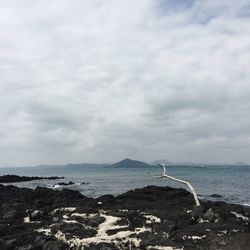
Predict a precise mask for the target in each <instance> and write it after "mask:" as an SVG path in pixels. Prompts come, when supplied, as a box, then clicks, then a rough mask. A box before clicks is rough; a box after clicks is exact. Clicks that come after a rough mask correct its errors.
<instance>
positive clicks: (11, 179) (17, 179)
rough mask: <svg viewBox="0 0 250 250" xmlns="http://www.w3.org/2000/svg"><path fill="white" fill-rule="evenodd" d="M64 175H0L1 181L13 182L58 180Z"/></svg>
mask: <svg viewBox="0 0 250 250" xmlns="http://www.w3.org/2000/svg"><path fill="white" fill-rule="evenodd" d="M63 178H64V177H57V176H51V177H39V176H31V177H29V176H19V175H9V174H8V175H2V176H0V183H12V182H23V181H33V180H43V179H46V180H58V179H63Z"/></svg>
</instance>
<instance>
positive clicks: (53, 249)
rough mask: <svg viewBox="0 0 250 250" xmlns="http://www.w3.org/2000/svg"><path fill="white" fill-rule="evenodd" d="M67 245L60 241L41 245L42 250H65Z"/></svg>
mask: <svg viewBox="0 0 250 250" xmlns="http://www.w3.org/2000/svg"><path fill="white" fill-rule="evenodd" d="M66 249H69V247H68V245H67V244H65V243H63V242H61V241H47V242H45V243H44V245H43V250H66Z"/></svg>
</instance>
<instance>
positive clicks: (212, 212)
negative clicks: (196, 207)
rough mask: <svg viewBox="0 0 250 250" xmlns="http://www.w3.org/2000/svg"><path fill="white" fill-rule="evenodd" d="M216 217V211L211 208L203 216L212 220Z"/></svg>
mask: <svg viewBox="0 0 250 250" xmlns="http://www.w3.org/2000/svg"><path fill="white" fill-rule="evenodd" d="M215 218H216V217H215V213H214V211H213V210H212V209H211V208H209V209H208V210H207V211H206V212H205V213H204V214H203V216H202V219H203V220H208V221H210V222H213V221H214V220H215Z"/></svg>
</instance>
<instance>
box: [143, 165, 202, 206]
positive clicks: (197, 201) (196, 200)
mask: <svg viewBox="0 0 250 250" xmlns="http://www.w3.org/2000/svg"><path fill="white" fill-rule="evenodd" d="M159 166H160V165H159ZM162 168H163V174H162V175H160V176H155V175H152V174H151V173H150V172H148V174H150V175H151V176H152V177H153V178H155V179H162V178H168V179H171V180H173V181H177V182H180V183H183V184H185V185H187V186H188V187H189V189H190V190H191V192H192V194H193V196H194V200H195V203H196V205H197V206H200V201H199V199H198V196H197V194H196V192H195V190H194V188H193V186H192V185H191V184H190V182H188V181H184V180H180V179H177V178H175V177H172V176H169V175H168V174H167V171H166V167H165V165H164V164H162Z"/></svg>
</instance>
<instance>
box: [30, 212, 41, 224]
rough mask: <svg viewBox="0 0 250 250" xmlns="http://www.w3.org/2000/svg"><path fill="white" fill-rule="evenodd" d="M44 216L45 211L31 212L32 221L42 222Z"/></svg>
mask: <svg viewBox="0 0 250 250" xmlns="http://www.w3.org/2000/svg"><path fill="white" fill-rule="evenodd" d="M43 216H44V211H40V210H34V211H32V212H30V219H31V220H32V221H37V220H41V219H42V218H43Z"/></svg>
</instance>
